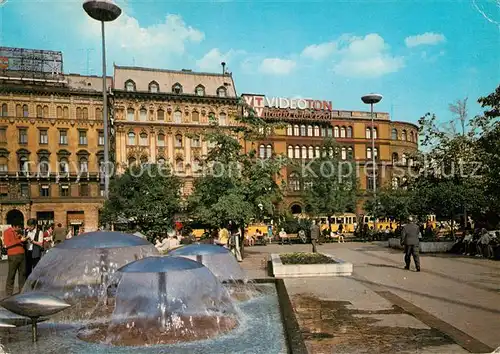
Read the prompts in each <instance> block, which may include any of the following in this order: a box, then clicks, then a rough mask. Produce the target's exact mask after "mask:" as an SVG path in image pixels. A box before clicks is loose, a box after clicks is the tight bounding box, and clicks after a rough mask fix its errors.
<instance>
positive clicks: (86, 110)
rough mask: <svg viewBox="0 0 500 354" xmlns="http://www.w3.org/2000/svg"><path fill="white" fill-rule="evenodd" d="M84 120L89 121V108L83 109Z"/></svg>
mask: <svg viewBox="0 0 500 354" xmlns="http://www.w3.org/2000/svg"><path fill="white" fill-rule="evenodd" d="M82 118H83V119H89V109H88V108H87V107H84V108H83V109H82Z"/></svg>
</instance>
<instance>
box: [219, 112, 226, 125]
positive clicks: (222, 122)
mask: <svg viewBox="0 0 500 354" xmlns="http://www.w3.org/2000/svg"><path fill="white" fill-rule="evenodd" d="M226 118H227V115H226V113H224V112H221V113H220V114H219V125H222V126H224V125H226V124H227V121H226Z"/></svg>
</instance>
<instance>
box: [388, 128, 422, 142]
mask: <svg viewBox="0 0 500 354" xmlns="http://www.w3.org/2000/svg"><path fill="white" fill-rule="evenodd" d="M391 138H392V140H403V141H410V142H412V143H416V142H417V139H418V135H417V133H414V132H413V131H410V134H408V132H407V131H406V130H405V129H403V130H402V131H401V136H400V135H399V133H398V130H397V129H396V128H392V132H391Z"/></svg>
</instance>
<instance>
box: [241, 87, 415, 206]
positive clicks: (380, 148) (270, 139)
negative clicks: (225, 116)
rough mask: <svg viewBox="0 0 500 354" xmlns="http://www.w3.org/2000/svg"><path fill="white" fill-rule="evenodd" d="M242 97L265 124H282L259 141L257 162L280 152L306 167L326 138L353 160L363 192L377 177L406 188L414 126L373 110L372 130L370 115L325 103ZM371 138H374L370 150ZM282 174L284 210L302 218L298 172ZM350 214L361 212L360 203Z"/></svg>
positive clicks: (343, 156)
mask: <svg viewBox="0 0 500 354" xmlns="http://www.w3.org/2000/svg"><path fill="white" fill-rule="evenodd" d="M242 96H243V100H244V101H245V103H246V104H247V105H248V106H250V107H251V108H252V109H253V110H254V112H255V113H256V114H257V115H258V116H260V117H262V118H264V119H265V120H266V121H269V122H284V123H286V126H285V127H283V128H278V129H275V130H274V131H273V132H270V134H267V135H266V137H265V138H264V139H263V140H261V141H259V142H258V143H257V145H258V155H259V157H260V158H267V157H270V156H271V155H273V154H283V155H286V156H287V157H288V158H290V159H292V160H295V161H297V162H306V163H307V161H309V160H310V159H312V158H316V157H319V156H320V153H321V145H322V144H323V142H324V140H325V139H333V140H334V141H335V143H336V144H337V145H338V149H339V151H338V152H337V153H338V156H339V158H340V159H341V160H346V161H353V162H355V165H356V170H357V173H358V179H359V185H360V188H361V189H362V190H365V191H366V190H373V183H374V179H375V178H376V180H375V182H376V185H377V188H380V187H381V186H387V185H391V186H392V187H393V188H398V187H400V186H402V185H404V182H405V180H406V177H405V174H404V170H405V168H406V167H411V165H412V164H413V160H412V158H411V156H412V155H413V154H414V153H415V152H416V151H417V149H418V127H417V126H416V125H414V124H411V123H407V122H400V121H391V120H390V117H389V114H387V113H380V112H374V124H373V129H372V122H371V115H370V112H360V111H344V110H334V109H333V107H332V103H331V102H329V101H318V100H309V99H287V98H279V97H274V98H267V97H265V96H263V95H250V94H244V95H242ZM372 134H373V137H374V140H375V149H374V150H373V151H372ZM373 154H374V155H375V158H376V163H377V168H376V171H377V172H376V173H375V174H374V173H372V170H373V169H372V156H373ZM396 167H400V168H396ZM281 174H282V177H283V179H284V180H285V181H286V185H287V191H286V197H285V206H284V207H285V208H286V209H287V210H289V211H290V212H292V213H293V214H301V213H302V212H303V211H304V208H305V205H304V204H303V202H302V200H301V195H303V193H307V191H306V190H305V189H306V188H305V187H306V186H304V185H303V184H302V182H301V178H300V173H299V171H297V170H296V168H295V167H287V168H284V169H283V171H282V173H281ZM352 212H358V213H360V212H362V203H360V204H359V206H358V208H357V210H352Z"/></svg>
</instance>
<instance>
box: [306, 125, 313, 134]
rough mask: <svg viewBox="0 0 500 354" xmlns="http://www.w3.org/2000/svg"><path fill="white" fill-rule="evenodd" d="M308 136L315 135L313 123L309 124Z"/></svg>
mask: <svg viewBox="0 0 500 354" xmlns="http://www.w3.org/2000/svg"><path fill="white" fill-rule="evenodd" d="M307 136H313V127H312V125H308V126H307Z"/></svg>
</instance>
